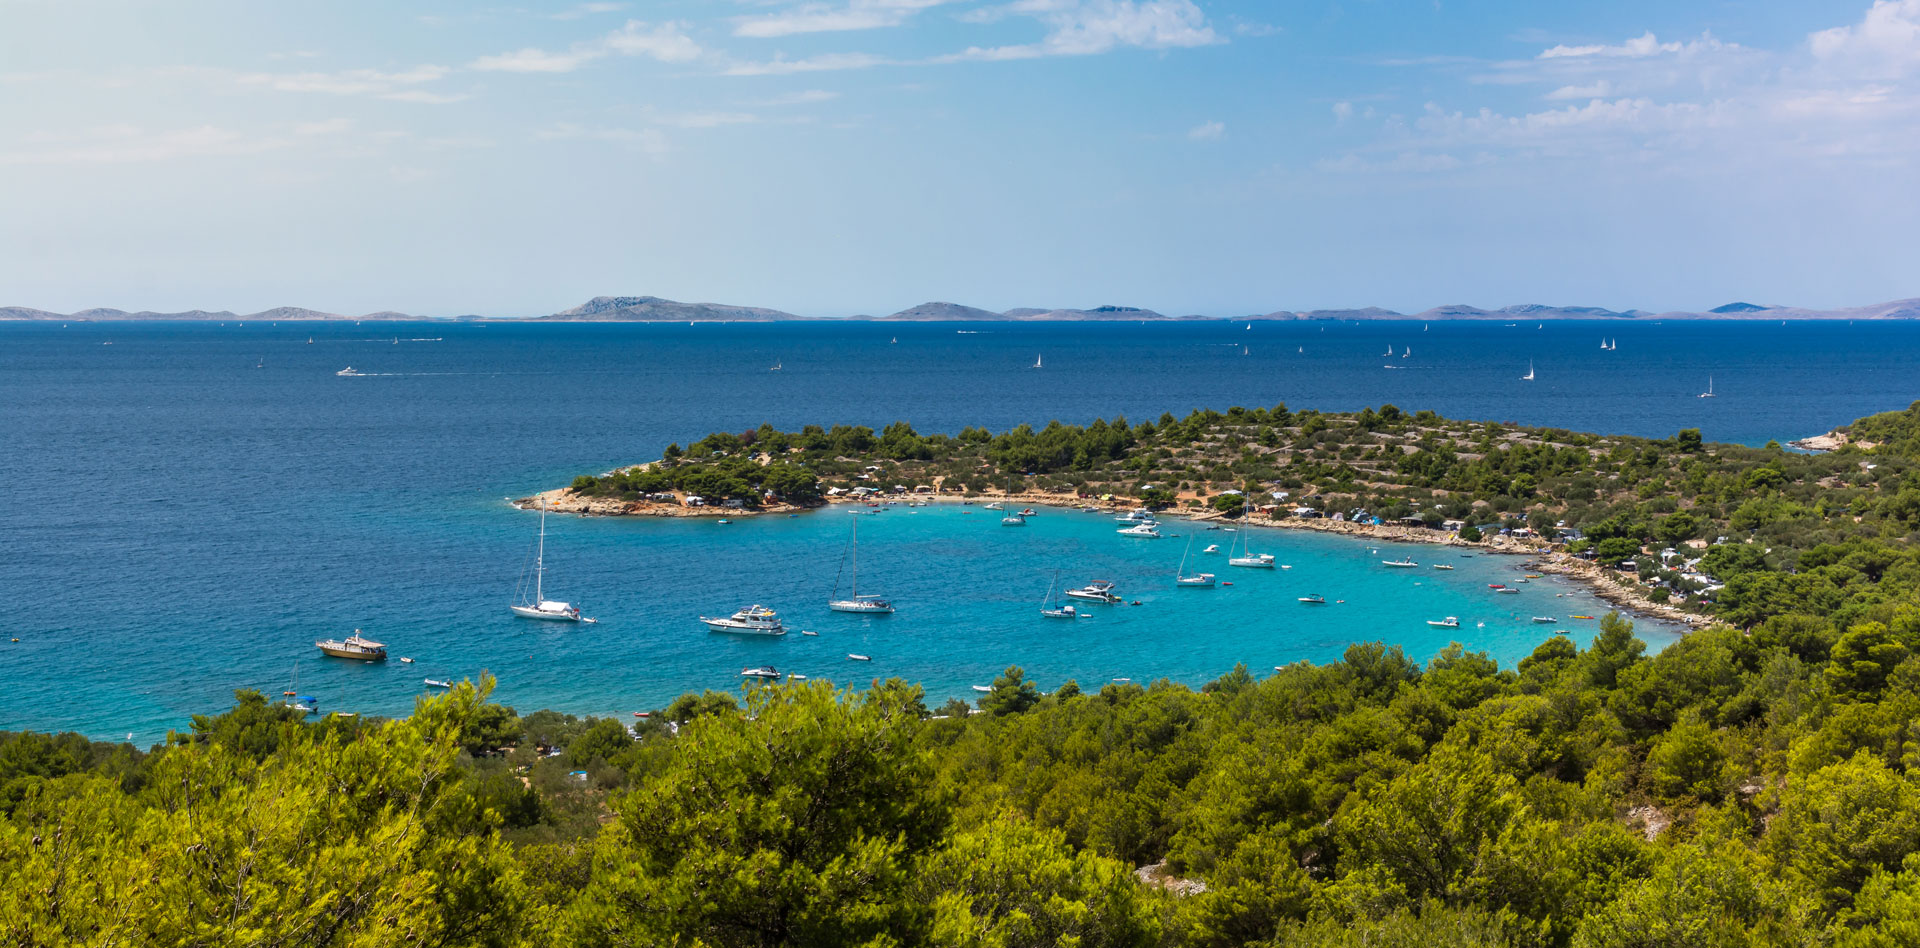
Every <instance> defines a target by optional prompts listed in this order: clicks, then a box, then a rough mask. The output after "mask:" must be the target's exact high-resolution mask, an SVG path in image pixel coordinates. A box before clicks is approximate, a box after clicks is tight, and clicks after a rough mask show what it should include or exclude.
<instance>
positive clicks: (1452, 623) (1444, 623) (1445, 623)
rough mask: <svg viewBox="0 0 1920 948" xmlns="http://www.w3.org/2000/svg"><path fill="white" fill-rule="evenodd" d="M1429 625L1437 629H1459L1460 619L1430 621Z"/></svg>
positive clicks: (1455, 617)
mask: <svg viewBox="0 0 1920 948" xmlns="http://www.w3.org/2000/svg"><path fill="white" fill-rule="evenodd" d="M1427 624H1428V625H1430V626H1433V627H1434V628H1436V629H1457V628H1459V627H1460V617H1458V616H1448V617H1446V618H1444V619H1428V620H1427Z"/></svg>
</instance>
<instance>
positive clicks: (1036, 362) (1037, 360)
mask: <svg viewBox="0 0 1920 948" xmlns="http://www.w3.org/2000/svg"><path fill="white" fill-rule="evenodd" d="M1033 367H1034V368H1036V369H1044V368H1046V366H1045V365H1044V364H1042V362H1041V359H1040V357H1039V356H1034V357H1033Z"/></svg>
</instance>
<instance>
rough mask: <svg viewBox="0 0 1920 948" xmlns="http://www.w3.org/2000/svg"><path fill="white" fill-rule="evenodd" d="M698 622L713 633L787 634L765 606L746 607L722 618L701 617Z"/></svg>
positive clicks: (778, 620) (783, 626) (772, 612)
mask: <svg viewBox="0 0 1920 948" xmlns="http://www.w3.org/2000/svg"><path fill="white" fill-rule="evenodd" d="M700 622H701V624H703V625H705V626H706V627H707V628H708V629H710V630H712V631H714V632H732V633H735V634H738V635H785V634H787V627H786V625H785V624H784V623H782V622H781V621H780V616H779V615H778V614H777V613H775V612H774V611H773V610H772V609H769V608H767V607H766V606H758V605H755V606H748V607H747V608H745V609H742V610H740V611H739V612H736V613H734V614H733V615H730V616H726V617H723V618H714V617H712V616H701V617H700Z"/></svg>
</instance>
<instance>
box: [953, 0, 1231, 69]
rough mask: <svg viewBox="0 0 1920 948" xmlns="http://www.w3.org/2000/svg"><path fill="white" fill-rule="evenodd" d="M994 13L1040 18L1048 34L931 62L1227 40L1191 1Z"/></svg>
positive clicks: (1034, 6)
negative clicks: (1020, 42)
mask: <svg viewBox="0 0 1920 948" xmlns="http://www.w3.org/2000/svg"><path fill="white" fill-rule="evenodd" d="M995 11H996V15H999V14H1006V15H1019V16H1028V17H1032V18H1034V19H1037V20H1039V21H1040V22H1042V23H1044V24H1046V25H1047V27H1048V33H1047V35H1046V37H1045V38H1044V39H1042V40H1041V41H1040V42H1038V43H1030V44H1023V45H1016V46H995V47H984V48H983V47H979V46H975V47H971V48H969V49H967V50H966V51H964V52H961V53H956V54H953V55H950V56H941V57H936V58H935V59H934V60H933V61H935V62H953V61H961V60H987V61H994V60H1010V59H1035V58H1038V57H1041V56H1086V55H1092V54H1095V53H1104V52H1108V51H1110V50H1113V49H1116V48H1119V47H1123V46H1136V47H1143V48H1146V49H1169V48H1176V47H1193V46H1210V45H1212V44H1215V43H1220V42H1224V40H1223V39H1222V38H1221V37H1220V34H1218V33H1216V32H1214V30H1213V27H1211V26H1209V25H1208V24H1207V17H1206V14H1204V13H1202V12H1200V8H1199V7H1197V6H1194V5H1193V0H1015V2H1013V3H1009V4H1006V5H1004V6H1002V7H998V8H995Z"/></svg>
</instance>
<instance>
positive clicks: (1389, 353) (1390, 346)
mask: <svg viewBox="0 0 1920 948" xmlns="http://www.w3.org/2000/svg"><path fill="white" fill-rule="evenodd" d="M1381 358H1383V359H1391V358H1393V343H1391V342H1389V343H1387V354H1386V355H1384V356H1381Z"/></svg>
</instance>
